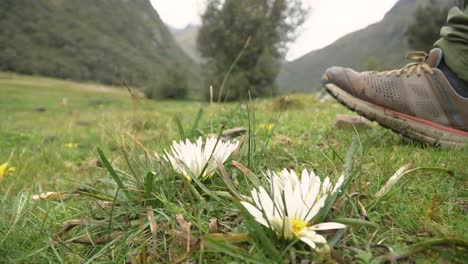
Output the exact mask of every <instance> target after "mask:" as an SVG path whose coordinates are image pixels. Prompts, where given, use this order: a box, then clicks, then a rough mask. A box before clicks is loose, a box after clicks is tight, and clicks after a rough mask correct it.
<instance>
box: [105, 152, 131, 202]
mask: <svg viewBox="0 0 468 264" xmlns="http://www.w3.org/2000/svg"><path fill="white" fill-rule="evenodd" d="M97 152H98V154H99V157H100V158H101V161H102V163H103V164H104V166H105V167H106V169H107V171H108V172H109V173H110V175H111V176H112V178H113V179H114V181H115V182H116V183H117V186H118V187H119V189H121V190H123V191H124V193H125V196H127V198H128V199H131V197H130V194H129V193H128V190H127V188H126V187H125V185H124V184H123V182H122V180H121V179H120V177H119V175H117V172H115V170H114V168H113V167H112V165H111V164H110V162H109V160H107V158H106V156H105V155H104V152H102V150H101V148H99V147H97Z"/></svg>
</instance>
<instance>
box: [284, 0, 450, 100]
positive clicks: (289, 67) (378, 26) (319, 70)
mask: <svg viewBox="0 0 468 264" xmlns="http://www.w3.org/2000/svg"><path fill="white" fill-rule="evenodd" d="M428 2H429V0H399V1H398V2H397V3H396V4H395V6H394V7H393V8H392V9H391V10H390V11H389V12H387V14H386V15H385V17H384V18H383V19H382V20H381V21H380V22H378V23H375V24H372V25H370V26H368V27H366V28H364V29H361V30H358V31H356V32H353V33H350V34H348V35H346V36H344V37H342V38H340V39H338V40H337V41H335V42H334V43H333V44H331V45H329V46H327V47H325V48H323V49H320V50H315V51H312V52H310V53H308V54H306V55H304V56H302V57H301V58H299V59H296V60H294V61H292V62H289V63H286V64H285V65H284V66H283V68H282V70H281V72H280V75H279V76H278V79H277V81H278V84H279V87H280V92H282V93H287V92H310V91H314V90H317V89H319V88H320V85H321V78H322V75H323V73H324V72H325V70H326V69H327V68H328V67H330V66H333V65H338V66H344V67H351V68H354V69H356V70H366V69H367V68H368V67H370V66H371V65H372V66H378V67H379V68H386V69H392V68H398V67H401V66H403V65H404V64H405V54H406V52H407V51H408V45H407V41H406V36H405V33H406V31H407V27H408V25H409V24H410V23H411V22H412V21H413V14H414V12H415V11H416V9H417V8H418V6H419V5H421V4H427V3H428ZM455 2H456V1H453V0H436V1H435V3H436V4H439V5H441V6H447V5H454V4H455Z"/></svg>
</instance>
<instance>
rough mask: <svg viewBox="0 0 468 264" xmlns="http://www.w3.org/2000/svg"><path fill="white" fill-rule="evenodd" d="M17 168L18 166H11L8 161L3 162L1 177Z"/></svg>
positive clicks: (0, 170) (0, 169)
mask: <svg viewBox="0 0 468 264" xmlns="http://www.w3.org/2000/svg"><path fill="white" fill-rule="evenodd" d="M15 170H16V168H15V167H13V166H9V165H8V162H5V163H3V164H1V165H0V179H2V178H3V177H5V176H9V175H11V174H12V173H13V172H14V171H15Z"/></svg>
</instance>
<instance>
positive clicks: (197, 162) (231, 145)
mask: <svg viewBox="0 0 468 264" xmlns="http://www.w3.org/2000/svg"><path fill="white" fill-rule="evenodd" d="M216 142H217V144H216ZM238 145H239V141H237V140H233V141H226V142H223V141H221V140H219V141H218V139H217V138H215V137H210V138H207V139H206V141H205V143H203V142H202V138H201V137H199V138H198V139H197V141H196V142H195V143H192V142H191V141H190V140H188V139H186V140H185V142H183V141H180V142H176V141H174V142H173V144H172V147H171V153H169V152H168V151H166V150H165V151H164V152H165V154H166V155H165V159H166V160H167V161H169V162H170V163H171V164H172V166H173V167H174V169H175V170H176V171H177V172H179V173H181V174H183V175H184V176H185V177H187V179H189V180H190V179H191V175H193V176H194V177H197V178H199V179H201V180H205V179H207V178H210V177H211V176H213V174H214V172H215V171H216V168H217V164H216V161H220V162H221V163H224V162H225V161H226V160H227V159H228V158H229V156H231V154H232V153H233V152H234V150H236V148H237V147H238ZM205 166H206V169H205V170H204V171H203V169H204V168H205ZM202 172H203V175H201V174H202Z"/></svg>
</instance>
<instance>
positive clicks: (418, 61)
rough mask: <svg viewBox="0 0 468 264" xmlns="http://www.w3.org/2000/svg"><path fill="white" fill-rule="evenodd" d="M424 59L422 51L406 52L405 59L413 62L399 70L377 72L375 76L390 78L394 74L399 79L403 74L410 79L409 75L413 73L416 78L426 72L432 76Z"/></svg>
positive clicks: (424, 54) (425, 54) (424, 55)
mask: <svg viewBox="0 0 468 264" xmlns="http://www.w3.org/2000/svg"><path fill="white" fill-rule="evenodd" d="M426 57H427V53H426V52H424V51H411V52H408V53H407V54H406V58H407V59H408V60H411V61H414V62H412V63H409V64H407V65H406V66H404V67H403V68H401V69H398V70H391V71H384V72H379V73H377V75H378V76H382V75H387V76H390V75H392V74H394V73H396V75H397V76H398V77H400V75H401V74H405V75H406V77H410V75H411V74H412V73H414V72H416V73H417V74H418V77H419V76H421V72H427V73H429V74H430V75H433V74H434V71H433V70H432V68H431V66H429V65H428V64H427V63H426Z"/></svg>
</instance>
